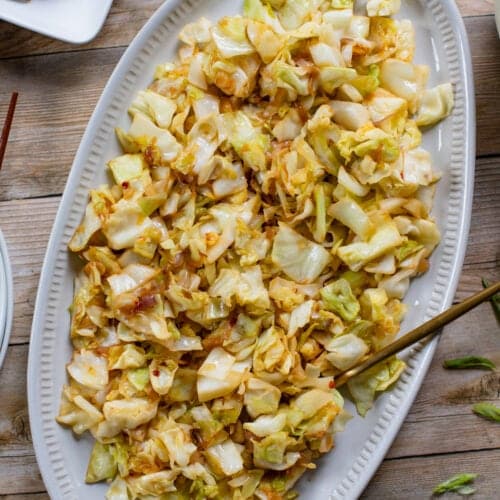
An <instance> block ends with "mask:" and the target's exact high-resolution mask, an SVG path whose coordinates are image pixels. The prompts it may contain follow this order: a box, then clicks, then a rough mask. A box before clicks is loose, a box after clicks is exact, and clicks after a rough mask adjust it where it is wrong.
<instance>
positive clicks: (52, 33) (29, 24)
mask: <svg viewBox="0 0 500 500" xmlns="http://www.w3.org/2000/svg"><path fill="white" fill-rule="evenodd" d="M112 2H113V0H85V1H84V2H79V1H77V0H69V1H68V0H30V1H24V0H0V19H3V20H4V21H7V22H9V23H13V24H17V25H18V26H21V27H23V28H26V29H29V30H32V31H36V32H38V33H41V34H42V35H45V36H48V37H51V38H57V39H59V40H62V41H63V42H68V43H76V44H80V43H87V42H89V41H90V40H92V39H93V38H94V37H95V36H96V35H97V33H99V31H100V29H101V27H102V25H103V24H104V21H105V19H106V16H107V15H108V12H109V9H110V8H111V4H112Z"/></svg>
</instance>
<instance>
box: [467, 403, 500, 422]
mask: <svg viewBox="0 0 500 500" xmlns="http://www.w3.org/2000/svg"><path fill="white" fill-rule="evenodd" d="M472 411H473V412H474V413H476V414H477V415H479V416H481V417H483V418H487V419H488V420H493V421H494V422H500V408H499V407H498V406H495V405H492V404H491V403H477V404H475V405H474V406H473V407H472Z"/></svg>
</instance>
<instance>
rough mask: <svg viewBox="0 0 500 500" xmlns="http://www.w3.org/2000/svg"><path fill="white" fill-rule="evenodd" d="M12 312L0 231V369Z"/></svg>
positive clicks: (7, 265)
mask: <svg viewBox="0 0 500 500" xmlns="http://www.w3.org/2000/svg"><path fill="white" fill-rule="evenodd" d="M13 310H14V290H13V283H12V270H11V267H10V260H9V255H8V253H7V244H6V242H5V239H4V237H3V234H2V232H1V231H0V368H1V367H2V364H3V361H4V359H5V355H6V354H7V347H8V345H9V338H10V331H11V327H12V314H13Z"/></svg>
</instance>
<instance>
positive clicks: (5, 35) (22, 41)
mask: <svg viewBox="0 0 500 500" xmlns="http://www.w3.org/2000/svg"><path fill="white" fill-rule="evenodd" d="M162 3H163V0H142V1H141V2H140V8H137V2H136V1H134V0H115V1H114V2H113V6H112V7H111V11H110V13H109V16H108V18H107V20H106V22H105V24H104V27H103V29H102V30H101V32H100V33H99V34H98V36H97V37H96V38H95V39H94V40H92V41H91V42H89V43H87V44H83V45H71V44H68V43H64V42H60V41H58V40H52V39H50V38H47V37H45V36H43V35H39V34H37V33H32V32H31V31H28V30H26V29H23V28H19V27H18V26H14V25H12V24H9V23H6V22H4V21H0V59H3V58H9V57H19V56H25V55H34V54H50V53H55V52H73V51H80V50H88V49H100V48H105V47H122V46H126V45H128V44H129V43H130V42H131V41H132V39H133V38H134V36H135V35H136V34H137V32H138V31H139V30H140V29H141V28H142V26H143V25H144V23H145V22H146V21H147V20H148V19H149V18H150V17H151V15H152V14H153V13H154V12H155V10H156V9H157V8H158V7H159V6H160V5H161V4H162ZM457 4H458V7H459V9H460V12H461V14H462V15H463V16H480V15H486V14H491V13H493V12H494V5H493V0H474V1H470V0H458V1H457ZM13 40H16V43H12V41H13Z"/></svg>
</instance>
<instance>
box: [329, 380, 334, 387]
mask: <svg viewBox="0 0 500 500" xmlns="http://www.w3.org/2000/svg"><path fill="white" fill-rule="evenodd" d="M328 387H329V388H330V389H335V380H333V379H332V380H330V382H328Z"/></svg>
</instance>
